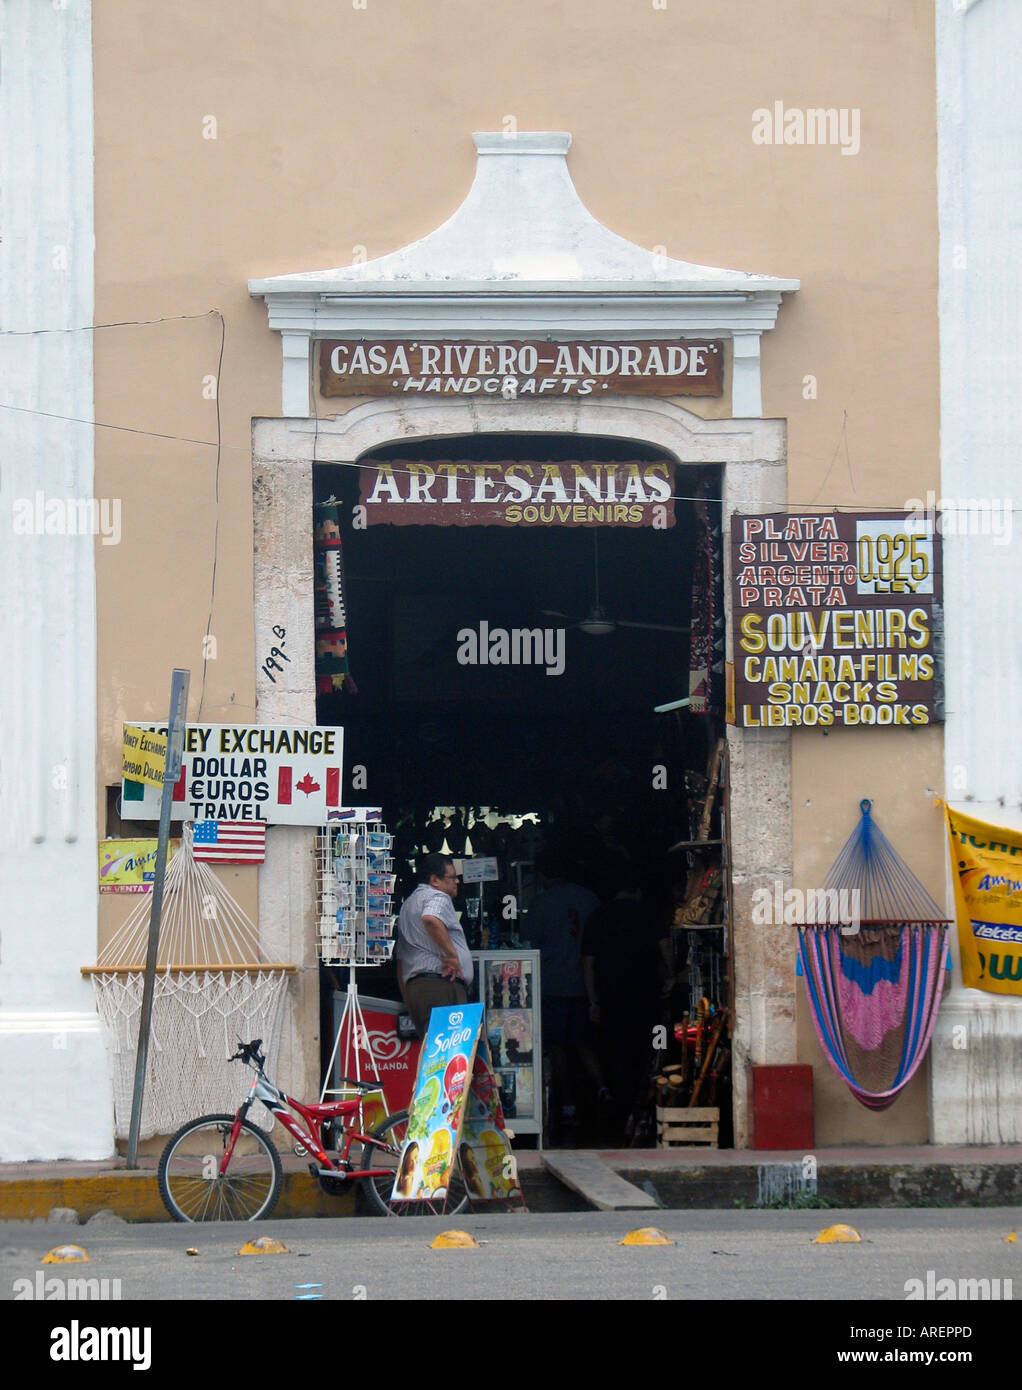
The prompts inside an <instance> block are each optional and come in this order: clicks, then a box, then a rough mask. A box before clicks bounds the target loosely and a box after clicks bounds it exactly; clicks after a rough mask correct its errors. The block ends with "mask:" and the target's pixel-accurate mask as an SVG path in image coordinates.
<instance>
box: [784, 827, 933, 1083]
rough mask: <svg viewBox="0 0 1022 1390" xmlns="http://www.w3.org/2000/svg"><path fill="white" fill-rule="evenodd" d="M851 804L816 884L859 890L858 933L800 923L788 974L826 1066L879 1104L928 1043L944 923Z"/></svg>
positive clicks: (912, 1067)
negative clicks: (839, 844) (847, 832)
mask: <svg viewBox="0 0 1022 1390" xmlns="http://www.w3.org/2000/svg"><path fill="white" fill-rule="evenodd" d="M860 809H861V812H862V816H861V820H860V822H859V824H858V825H857V826H856V828H855V830H854V831H853V832H852V834H851V836H850V837H849V839H848V841H847V843H846V844H845V846H844V849H843V850H842V851H841V853H840V854H839V855H838V858H837V860H836V861H835V863H834V867H833V868H832V869H831V872H830V874H829V875H828V878H827V883H826V885H825V892H826V891H828V890H837V891H838V892H842V891H843V892H844V894H847V893H848V892H850V891H854V892H856V893H857V894H858V902H859V913H858V916H859V921H860V925H859V929H858V930H857V931H855V932H850V931H849V930H848V928H847V927H845V928H842V927H841V926H840V925H838V924H830V923H828V924H827V925H823V926H814V925H809V924H803V925H801V926H800V927H799V933H798V939H799V950H798V970H797V973H798V974H800V975H804V976H805V981H806V992H807V995H808V998H809V1006H810V1012H811V1014H812V1019H813V1025H814V1027H815V1028H816V1035H817V1037H818V1038H819V1040H820V1046H821V1047H822V1048H823V1050H824V1053H825V1054H826V1056H827V1059H828V1061H829V1062H830V1064H831V1066H832V1067H833V1068H834V1070H835V1071H836V1072H837V1073H838V1075H839V1076H840V1077H841V1078H842V1080H843V1081H844V1082H845V1084H846V1085H847V1086H848V1089H849V1090H850V1091H851V1093H852V1095H853V1096H854V1097H855V1098H856V1100H858V1101H859V1102H860V1103H861V1104H862V1105H865V1106H867V1107H868V1108H869V1109H870V1110H885V1109H886V1108H887V1107H888V1106H889V1105H891V1104H892V1103H893V1101H894V1100H895V1098H896V1097H897V1095H898V1093H899V1092H900V1091H901V1090H902V1089H903V1088H904V1087H905V1086H907V1085H908V1083H909V1081H910V1080H911V1079H912V1077H913V1075H914V1074H915V1072H916V1071H917V1070H918V1068H919V1065H920V1063H921V1062H922V1060H923V1058H924V1057H925V1056H926V1049H927V1048H928V1047H929V1045H930V1039H931V1037H932V1035H933V1028H934V1024H935V1023H936V1019H937V1010H938V1008H939V1007H940V1000H941V993H942V990H943V982H944V971H943V970H942V968H941V967H942V966H946V967H947V968H948V969H950V966H951V961H950V957H949V954H948V931H949V927H950V924H949V922H948V921H947V920H946V919H944V918H943V917H942V915H941V911H940V908H939V907H938V906H937V904H936V903H935V902H934V900H933V899H932V898H931V897H930V895H929V893H927V891H926V889H925V888H924V887H923V885H922V884H921V883H920V882H919V880H918V879H917V878H916V877H915V875H914V874H913V873H912V872H911V870H910V869H909V868H908V867H907V866H906V865H905V864H904V863H903V861H902V860H901V859H900V858H899V857H898V855H897V853H896V852H895V850H894V849H893V847H892V846H891V844H890V843H889V841H888V840H887V839H886V838H885V836H884V835H883V833H882V832H881V831H880V830H879V829H878V828H877V826H876V824H875V823H874V821H873V820H872V818H871V816H870V802H869V801H862V802H861V803H860ZM844 900H845V901H847V898H845V899H844Z"/></svg>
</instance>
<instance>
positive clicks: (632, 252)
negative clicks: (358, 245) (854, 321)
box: [249, 131, 798, 295]
mask: <svg viewBox="0 0 1022 1390" xmlns="http://www.w3.org/2000/svg"><path fill="white" fill-rule="evenodd" d="M473 138H474V140H475V145H476V149H477V151H478V162H477V165H476V174H475V179H474V180H473V183H472V187H471V188H470V189H469V192H468V196H467V197H466V199H465V201H464V202H463V203H462V204H461V206H460V207H459V208H458V209H457V211H456V212H455V213H454V214H453V215H452V216H451V217H449V218H448V219H447V221H446V222H444V223H443V224H442V225H441V226H439V227H438V228H437V229H436V231H433V232H430V233H429V235H428V236H425V237H423V238H422V239H421V240H420V241H413V242H412V243H411V244H410V245H408V246H404V247H402V248H401V250H400V251H393V252H391V253H390V254H389V255H387V256H379V257H377V258H376V259H375V260H371V261H366V262H364V263H362V264H360V265H348V266H342V267H339V268H337V269H334V270H311V271H305V272H302V273H300V274H297V275H276V276H273V277H271V278H270V279H266V280H253V281H252V282H251V284H250V286H249V288H250V290H251V292H252V293H253V294H260V295H275V294H281V293H285V294H286V293H293V292H294V291H305V292H307V293H309V292H311V293H320V294H329V293H340V294H343V293H346V292H351V291H357V290H360V289H361V290H364V289H367V288H369V287H370V286H371V287H372V288H373V289H375V290H377V291H379V292H384V291H386V290H388V289H390V288H394V289H399V290H404V291H406V292H412V291H415V290H423V289H435V288H437V287H439V286H441V285H443V286H446V287H447V288H451V289H469V288H480V287H483V286H485V287H486V288H487V289H490V290H497V289H507V290H510V291H514V290H516V289H517V290H521V289H531V290H539V289H545V290H558V289H579V288H584V287H596V286H599V287H600V288H601V289H604V290H607V289H619V290H622V291H633V292H634V291H636V290H643V289H653V290H663V289H672V290H676V291H689V292H695V293H704V294H705V293H707V292H716V293H720V292H721V291H725V292H726V291H734V290H743V291H764V290H765V291H773V292H774V293H777V292H779V291H783V290H796V289H798V281H797V280H779V279H776V278H775V277H773V276H770V275H753V274H749V273H747V272H745V271H739V270H721V269H719V268H718V267H717V266H708V265H694V264H692V263H691V262H689V261H679V260H673V259H671V258H670V257H668V256H665V255H663V254H662V253H661V254H657V253H656V252H654V251H648V250H646V249H645V248H644V247H642V246H638V245H637V244H636V243H635V242H633V241H628V240H626V239H625V238H624V237H621V236H618V235H617V234H616V233H614V232H612V231H609V230H608V229H607V228H606V227H604V226H603V225H602V223H600V222H598V221H597V220H596V218H595V217H593V215H592V213H590V212H589V211H588V209H587V208H586V207H585V206H584V204H583V203H582V200H581V199H580V198H579V196H578V193H577V192H576V191H575V185H574V184H573V183H572V180H571V175H570V173H569V172H568V166H567V163H566V162H565V155H566V154H567V151H568V147H569V145H570V144H571V136H570V135H568V134H567V133H565V132H563V131H538V132H537V131H532V132H524V133H522V134H519V135H503V134H500V133H497V134H476V135H475V136H474V137H473Z"/></svg>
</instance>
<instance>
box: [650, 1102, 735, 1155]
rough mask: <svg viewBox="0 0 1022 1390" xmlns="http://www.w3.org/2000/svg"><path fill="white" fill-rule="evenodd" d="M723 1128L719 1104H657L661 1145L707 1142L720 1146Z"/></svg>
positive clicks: (658, 1132)
mask: <svg viewBox="0 0 1022 1390" xmlns="http://www.w3.org/2000/svg"><path fill="white" fill-rule="evenodd" d="M719 1128H720V1109H719V1108H718V1107H717V1106H716V1105H694V1106H692V1107H690V1108H682V1107H680V1106H673V1105H669V1106H661V1105H658V1106H657V1108H656V1139H657V1148H658V1149H679V1148H687V1147H688V1146H689V1145H703V1146H705V1147H707V1148H710V1149H715V1148H716V1147H717V1132H718V1130H719Z"/></svg>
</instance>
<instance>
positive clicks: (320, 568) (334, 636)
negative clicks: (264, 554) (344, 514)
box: [314, 497, 358, 695]
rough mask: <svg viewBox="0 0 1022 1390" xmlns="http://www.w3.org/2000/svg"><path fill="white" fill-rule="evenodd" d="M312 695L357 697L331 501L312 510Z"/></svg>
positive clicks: (337, 520)
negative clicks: (344, 693) (342, 692)
mask: <svg viewBox="0 0 1022 1390" xmlns="http://www.w3.org/2000/svg"><path fill="white" fill-rule="evenodd" d="M314 540H315V545H314V554H315V611H316V693H317V694H320V695H328V694H330V692H331V691H334V690H347V691H350V692H351V694H357V693H358V687H357V686H356V685H355V682H354V680H353V679H352V677H351V673H350V671H349V668H348V615H347V604H346V601H345V594H344V557H343V553H342V549H341V513H340V505H339V503H338V501H337V499H336V498H335V497H330V498H328V499H327V501H326V502H320V503H318V504H317V506H316V524H315V530H314Z"/></svg>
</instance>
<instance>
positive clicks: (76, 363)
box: [0, 0, 120, 1162]
mask: <svg viewBox="0 0 1022 1390" xmlns="http://www.w3.org/2000/svg"><path fill="white" fill-rule="evenodd" d="M4 22H5V30H6V32H5V35H4V37H5V39H6V38H9V39H11V40H12V44H11V49H12V57H13V49H14V47H15V46H16V48H17V53H16V58H14V60H12V61H6V59H7V57H8V51H7V50H8V45H7V44H6V43H5V44H4V54H5V62H4V77H3V82H2V84H0V170H2V175H0V176H2V178H3V204H4V215H5V221H6V229H5V234H4V237H3V241H2V243H0V321H2V322H3V326H4V329H5V330H6V334H10V335H11V336H6V334H5V336H2V337H0V375H2V377H3V379H4V383H5V385H4V399H5V401H6V402H9V403H10V404H11V405H14V406H17V407H23V408H24V410H23V411H22V410H21V409H19V410H4V411H0V432H2V440H0V469H2V473H0V527H2V531H3V542H2V543H0V583H2V586H3V595H4V599H3V603H2V604H0V647H2V650H3V654H4V655H3V660H2V661H0V933H2V939H0V1076H2V1077H3V1078H4V1080H5V1082H6V1083H7V1084H6V1086H5V1088H4V1099H3V1109H4V1114H3V1123H2V1125H0V1160H3V1161H7V1162H22V1161H25V1160H30V1159H40V1160H46V1159H58V1158H78V1159H100V1158H105V1157H108V1156H110V1155H111V1154H112V1153H113V1150H114V1135H113V1102H112V1096H111V1085H110V1077H109V1072H108V1069H107V1062H106V1054H105V1049H104V1046H103V1039H102V1035H101V1033H100V1026H99V1019H98V1016H97V1014H96V1009H95V1003H94V999H93V993H92V985H91V984H90V983H88V982H87V981H86V980H84V979H83V978H82V975H81V973H80V967H81V966H83V965H88V964H93V963H94V962H95V959H96V927H97V902H98V899H97V867H98V866H97V859H98V854H97V845H96V839H97V826H96V595H95V555H94V546H95V545H99V544H103V543H105V542H110V543H116V540H117V539H119V532H120V525H119V522H120V513H119V502H118V500H117V499H108V502H109V504H111V505H108V507H107V508H106V509H104V510H97V509H96V508H94V507H91V506H90V503H91V501H92V498H93V489H94V474H93V467H94V454H93V430H92V428H91V426H89V425H87V424H79V423H73V422H72V420H69V419H65V418H59V417H74V419H75V420H84V421H89V420H91V419H92V418H93V373H92V333H91V332H89V331H81V330H82V328H83V327H84V328H86V329H87V327H88V326H89V325H91V323H92V319H93V185H92V170H93V130H92V15H91V8H90V5H89V3H88V0H70V3H69V4H67V5H66V6H64V7H60V6H56V5H52V4H39V3H38V0H8V3H7V5H6V7H5V20H4ZM40 329H60V330H63V329H69V330H75V331H69V332H63V331H61V332H52V333H46V334H40V333H39V332H38V330H40ZM34 412H38V413H34ZM43 412H47V414H44V413H43ZM53 417H58V418H53ZM115 522H116V526H115V524H114V523H115ZM94 525H96V526H97V529H101V531H102V530H105V531H106V535H105V536H103V535H102V534H101V535H100V536H98V537H94V535H93V534H92V531H93V526H94ZM83 532H84V534H83Z"/></svg>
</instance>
